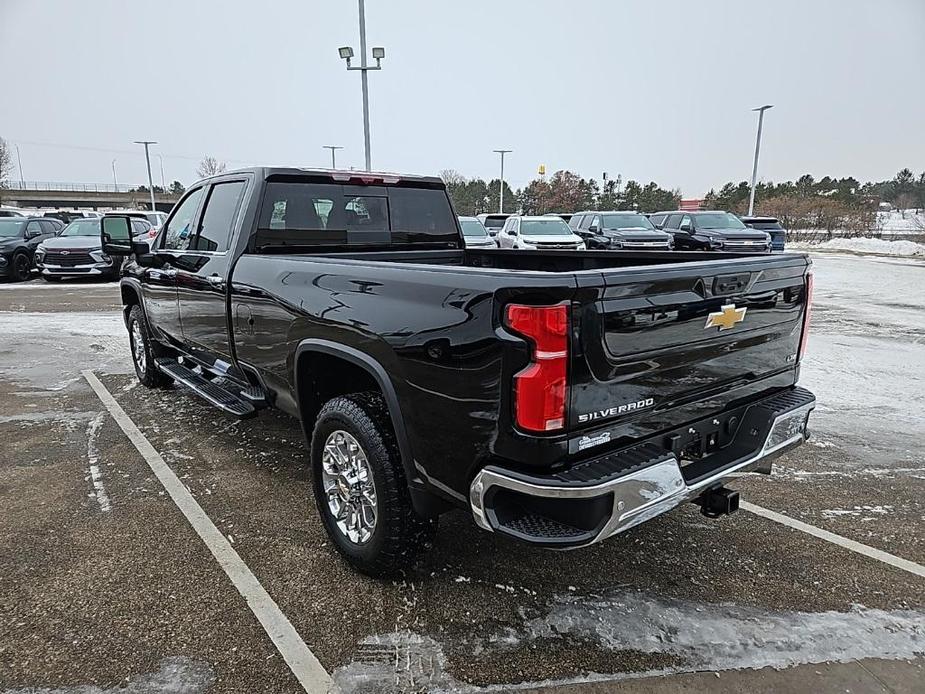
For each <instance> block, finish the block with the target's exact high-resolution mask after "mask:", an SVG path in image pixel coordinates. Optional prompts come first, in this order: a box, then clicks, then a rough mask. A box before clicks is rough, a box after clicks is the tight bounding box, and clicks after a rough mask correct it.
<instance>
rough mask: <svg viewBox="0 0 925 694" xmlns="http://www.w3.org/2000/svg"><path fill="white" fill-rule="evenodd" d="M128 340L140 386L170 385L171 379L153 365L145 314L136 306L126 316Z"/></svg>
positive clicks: (150, 341)
mask: <svg viewBox="0 0 925 694" xmlns="http://www.w3.org/2000/svg"><path fill="white" fill-rule="evenodd" d="M128 340H129V346H130V347H131V349H132V363H133V364H134V365H135V375H136V376H138V380H139V381H141V384H142V385H144V386H147V387H148V388H163V387H165V386H167V385H170V383H171V379H170V378H169V377H168V376H166V375H165V374H164V373H163V372H161V371H159V370H158V368H157V367H156V366H155V365H154V358H155V356H156V355H155V353H154V343H153V342H152V340H151V331H150V330H149V329H148V321H147V319H146V318H145V312H144V311H143V310H142V308H141V306H138V305H137V304H136V305H135V306H132V310H131V311H129V314H128Z"/></svg>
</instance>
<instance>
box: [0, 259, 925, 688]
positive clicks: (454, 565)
mask: <svg viewBox="0 0 925 694" xmlns="http://www.w3.org/2000/svg"><path fill="white" fill-rule="evenodd" d="M815 260H816V307H815V313H814V317H813V333H812V338H811V341H810V352H809V356H808V358H807V360H806V362H805V363H804V366H803V381H804V383H805V384H806V385H807V386H808V387H810V388H811V389H813V390H814V391H815V392H816V394H817V397H818V398H819V408H818V412H817V413H816V415H815V416H814V418H813V420H812V424H813V433H814V436H813V439H812V440H811V442H810V443H808V444H807V445H805V446H803V447H801V448H800V449H798V450H797V451H795V452H793V453H791V454H789V455H787V456H785V457H784V458H782V459H780V460H779V461H778V464H777V465H776V466H775V473H774V474H773V475H771V476H770V477H748V478H742V479H740V480H738V481H737V482H736V483H735V485H734V486H736V487H737V488H738V489H740V490H741V492H742V496H743V499H745V500H747V501H748V502H750V503H753V504H755V505H756V506H757V507H759V508H762V509H768V510H770V511H774V512H778V513H780V514H784V516H786V517H787V518H790V519H794V520H797V521H802V522H804V523H807V524H810V525H812V526H813V527H814V528H819V529H821V530H824V531H828V532H829V533H832V534H833V537H835V538H840V540H839V539H834V540H829V539H821V538H820V537H817V536H814V535H810V534H807V533H806V532H804V531H802V530H800V529H797V528H794V527H791V526H789V525H785V524H783V523H781V522H777V521H775V520H771V519H769V518H767V517H764V516H761V515H758V514H756V513H751V512H748V511H740V512H739V513H737V514H734V515H732V516H729V517H725V518H722V519H719V520H707V519H705V518H704V517H702V516H701V515H699V513H698V512H697V509H696V508H695V507H694V506H692V505H688V506H685V507H682V508H680V509H678V510H677V511H676V512H673V513H671V514H668V515H665V516H662V517H660V518H657V519H655V520H654V521H652V522H650V523H648V524H646V525H644V526H641V527H639V528H636V529H634V530H633V531H631V532H628V533H626V534H624V535H621V536H618V537H616V538H613V539H611V540H609V541H607V542H605V543H603V544H601V545H597V546H594V547H591V548H587V549H582V550H577V551H573V552H566V553H555V552H549V551H543V550H538V549H535V548H531V547H527V546H523V545H519V544H516V543H514V542H512V541H509V540H506V539H505V538H502V537H497V536H494V535H491V534H487V533H484V532H483V531H480V530H478V529H477V528H476V527H475V526H474V525H473V523H472V522H471V519H470V518H469V517H468V515H467V514H466V513H464V512H462V511H460V512H454V513H451V514H449V515H447V516H445V517H444V518H442V519H441V521H440V528H439V532H438V534H437V538H436V542H435V545H434V547H433V549H432V551H431V552H430V554H428V555H427V556H426V557H425V558H424V560H423V562H422V564H421V565H420V566H419V567H418V568H417V569H416V570H415V571H413V572H410V573H409V574H408V575H407V576H406V577H405V578H404V580H398V581H395V580H390V581H381V580H374V579H370V578H366V577H363V576H360V575H358V574H356V573H355V572H353V571H352V570H351V569H349V568H348V567H347V566H346V565H345V564H344V563H343V562H342V561H341V560H340V559H339V558H338V557H337V555H336V553H335V552H334V551H333V549H332V547H331V546H330V545H329V543H328V542H327V540H326V537H325V535H324V532H323V530H322V528H321V524H320V522H319V519H318V517H317V513H316V511H315V509H314V506H313V502H312V495H311V489H310V483H309V472H308V469H307V456H306V452H305V448H304V443H303V440H302V434H301V431H300V429H299V427H298V425H297V423H296V422H295V421H293V420H292V419H290V418H288V417H286V416H285V415H282V414H280V413H276V412H264V413H262V414H261V415H260V416H259V417H257V418H255V419H251V420H246V421H238V420H234V419H230V418H228V417H226V416H224V415H223V414H221V413H220V412H218V411H216V410H214V409H212V408H210V407H209V406H208V405H206V404H204V403H202V402H201V401H199V400H198V399H196V398H195V397H194V396H192V395H191V394H189V393H187V392H185V391H183V390H181V389H179V388H170V389H167V390H148V389H145V388H144V387H143V386H140V385H138V384H137V383H136V380H135V377H134V374H133V373H132V371H131V362H130V360H129V355H128V348H127V338H126V335H125V329H124V326H123V325H122V323H121V316H120V312H119V306H120V301H119V291H118V287H117V285H115V284H111V285H96V284H93V285H90V284H77V283H74V284H71V283H68V284H56V285H48V284H43V283H41V282H33V283H27V284H23V285H0V439H2V441H3V445H2V446H0V692H27V691H28V692H50V691H55V692H59V693H61V694H78V693H79V694H95V693H96V692H109V691H117V690H118V691H128V692H136V693H142V692H145V693H146V692H155V691H157V692H160V691H170V692H177V693H181V692H182V693H184V694H186V693H189V694H193V693H198V692H210V693H211V692H297V691H302V690H303V687H302V686H301V685H300V683H299V680H298V679H297V678H296V676H295V675H294V674H293V670H292V668H291V667H290V666H289V665H288V664H287V661H286V660H284V658H283V656H282V655H281V651H280V650H279V648H278V645H277V643H276V642H274V640H271V638H270V637H269V636H268V632H267V631H266V630H265V629H264V627H263V626H262V625H261V622H260V621H259V620H258V618H257V617H256V615H255V611H254V609H252V608H253V607H254V604H253V603H252V602H249V601H248V600H247V599H245V597H244V596H243V595H242V593H241V592H240V591H239V589H238V588H236V587H235V585H234V584H232V582H231V580H229V575H228V573H226V568H227V567H226V568H223V565H222V564H221V563H220V562H219V561H217V560H216V556H215V554H214V553H213V552H212V551H210V549H209V547H207V545H206V544H205V543H204V542H203V540H202V537H201V535H200V534H197V531H196V530H194V528H193V527H192V526H191V524H190V522H189V520H188V516H187V515H185V513H184V511H181V508H180V507H179V506H178V505H177V503H176V501H175V498H174V497H173V496H172V495H171V494H170V493H168V490H167V489H166V488H165V487H164V485H163V484H162V482H161V480H159V479H158V477H156V476H155V473H154V471H153V469H152V467H151V462H150V453H149V454H148V455H145V454H143V451H142V449H143V448H144V447H143V446H142V449H140V448H139V447H138V444H137V442H133V441H132V440H130V439H129V438H128V437H127V436H126V433H125V431H124V428H123V427H122V426H121V425H120V424H119V422H117V421H116V420H115V419H114V418H113V414H112V412H111V410H110V409H109V408H107V406H106V405H104V403H103V402H102V401H101V399H100V398H99V397H98V395H97V394H96V393H95V392H94V391H93V390H92V389H91V388H90V387H89V385H88V383H87V379H86V378H85V376H84V375H83V374H82V372H83V371H84V370H90V371H92V372H93V373H94V374H95V375H96V376H97V377H98V378H99V379H100V382H101V384H102V386H103V387H104V388H105V390H106V391H107V392H108V393H110V394H111V395H112V397H113V398H114V401H115V402H116V403H117V404H118V406H119V407H120V408H121V409H122V410H123V411H124V413H125V415H126V416H127V417H128V418H129V419H130V421H131V423H132V424H133V426H136V427H137V429H138V430H139V433H140V435H141V436H142V438H143V439H144V440H145V441H147V442H148V443H149V444H150V446H151V448H152V450H153V451H155V453H156V455H157V456H158V457H159V458H160V459H161V460H162V461H163V462H164V463H166V465H167V466H168V467H169V469H170V470H171V471H172V473H173V474H174V475H175V476H176V478H177V479H178V480H179V481H180V482H181V483H182V486H183V488H184V489H185V490H186V491H188V492H189V494H191V496H192V499H194V500H195V503H196V504H197V505H198V507H199V508H201V510H202V511H203V512H204V514H205V516H206V517H207V519H208V520H209V521H210V522H211V524H212V525H214V527H215V528H217V529H218V530H219V531H220V533H221V536H222V537H223V538H224V539H225V540H224V541H226V542H227V545H228V547H230V548H231V550H232V551H233V553H234V554H235V555H236V556H237V557H239V558H240V560H241V561H242V562H243V564H244V565H246V567H247V568H248V570H249V571H250V572H251V573H252V575H253V576H254V577H255V579H256V581H258V582H259V585H260V586H261V587H262V589H264V590H265V592H266V594H267V595H268V596H270V598H271V600H272V602H273V603H274V604H275V606H277V607H278V610H279V611H280V613H281V614H282V615H284V616H285V618H286V619H288V621H289V622H290V623H291V625H292V627H294V629H295V632H296V633H297V634H298V636H299V637H300V638H301V640H302V641H303V642H304V644H305V645H307V647H308V648H309V649H310V650H311V652H312V653H313V654H314V656H316V657H317V659H318V661H320V663H321V665H322V666H323V668H324V670H325V671H326V672H327V673H328V674H329V675H330V677H331V678H332V679H333V681H334V682H336V683H337V686H338V687H340V688H341V689H342V690H343V691H346V692H405V691H408V692H416V691H470V690H474V689H482V688H484V689H489V690H500V691H508V690H511V689H522V690H524V691H531V692H540V691H544V692H549V691H557V692H569V693H570V694H571V693H573V692H574V693H576V694H577V693H582V694H588V693H591V692H595V693H596V692H604V691H607V692H611V691H613V692H624V691H626V692H628V691H634V692H636V691H640V692H658V693H664V692H695V691H696V692H701V691H717V692H725V691H729V692H732V691H743V690H753V691H755V692H764V691H794V692H796V691H806V690H807V689H809V688H811V689H813V690H814V691H819V692H830V691H831V692H835V691H839V692H842V691H845V690H850V691H852V692H922V691H925V687H923V686H922V682H923V681H925V678H923V672H922V662H923V661H922V655H923V654H925V578H923V577H922V576H920V575H917V574H916V573H914V572H913V571H910V570H906V569H902V568H898V567H897V566H896V565H895V564H890V563H888V562H885V561H882V560H879V559H877V558H873V557H872V556H868V555H864V554H862V553H859V552H858V551H855V550H853V549H852V542H855V543H862V544H863V546H865V547H868V548H871V549H873V550H880V551H881V552H886V553H889V554H890V555H892V556H894V557H897V558H900V559H903V560H906V561H907V562H909V563H912V564H914V565H915V566H921V565H922V564H925V537H923V535H925V534H923V532H922V530H923V527H925V455H923V453H922V449H921V445H920V444H919V441H920V439H921V435H922V434H923V433H925V401H923V397H925V383H923V378H925V340H923V339H922V338H923V337H925V263H921V262H918V263H917V262H915V261H899V260H892V259H883V258H876V259H873V258H857V257H847V256H834V255H826V256H824V257H823V256H818V257H816V259H815ZM435 435H439V432H435Z"/></svg>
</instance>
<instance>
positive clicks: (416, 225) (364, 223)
mask: <svg viewBox="0 0 925 694" xmlns="http://www.w3.org/2000/svg"><path fill="white" fill-rule="evenodd" d="M422 242H423V243H446V244H451V243H458V242H459V232H458V230H457V226H456V218H455V216H454V215H453V210H452V208H451V207H450V203H449V199H448V198H447V196H446V192H445V191H443V190H442V189H438V188H434V189H431V188H402V187H385V186H367V187H362V186H356V185H338V184H327V183H294V182H277V181H271V182H269V183H267V186H266V191H265V193H264V198H263V202H262V205H261V209H260V218H259V223H258V231H257V246H258V247H260V246H265V245H281V246H305V245H344V244H345V245H369V244H374V245H380V244H381V245H389V244H398V245H401V244H406V243H422Z"/></svg>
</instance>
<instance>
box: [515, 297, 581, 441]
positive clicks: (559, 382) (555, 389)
mask: <svg viewBox="0 0 925 694" xmlns="http://www.w3.org/2000/svg"><path fill="white" fill-rule="evenodd" d="M507 324H508V326H509V327H510V328H511V330H513V331H515V332H516V333H518V334H520V335H523V336H524V337H526V338H528V339H529V340H530V342H531V343H532V348H533V352H532V363H531V364H530V365H529V366H528V367H527V368H525V369H524V370H523V371H521V372H520V373H518V374H517V375H516V376H514V412H515V420H516V422H517V426H518V427H520V428H521V429H524V430H526V431H537V432H548V431H556V430H559V429H563V428H565V400H566V395H567V392H568V381H567V374H568V337H569V336H568V303H561V304H556V305H554V306H524V305H521V304H511V305H510V306H508V307H507Z"/></svg>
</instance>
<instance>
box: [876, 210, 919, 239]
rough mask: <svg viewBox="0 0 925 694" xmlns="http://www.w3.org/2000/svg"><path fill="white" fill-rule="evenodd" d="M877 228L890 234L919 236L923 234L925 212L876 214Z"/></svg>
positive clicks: (897, 211)
mask: <svg viewBox="0 0 925 694" xmlns="http://www.w3.org/2000/svg"><path fill="white" fill-rule="evenodd" d="M877 226H878V227H879V228H880V229H881V230H883V231H884V232H887V233H890V234H921V233H923V232H925V212H916V211H915V210H892V211H890V212H878V213H877Z"/></svg>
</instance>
